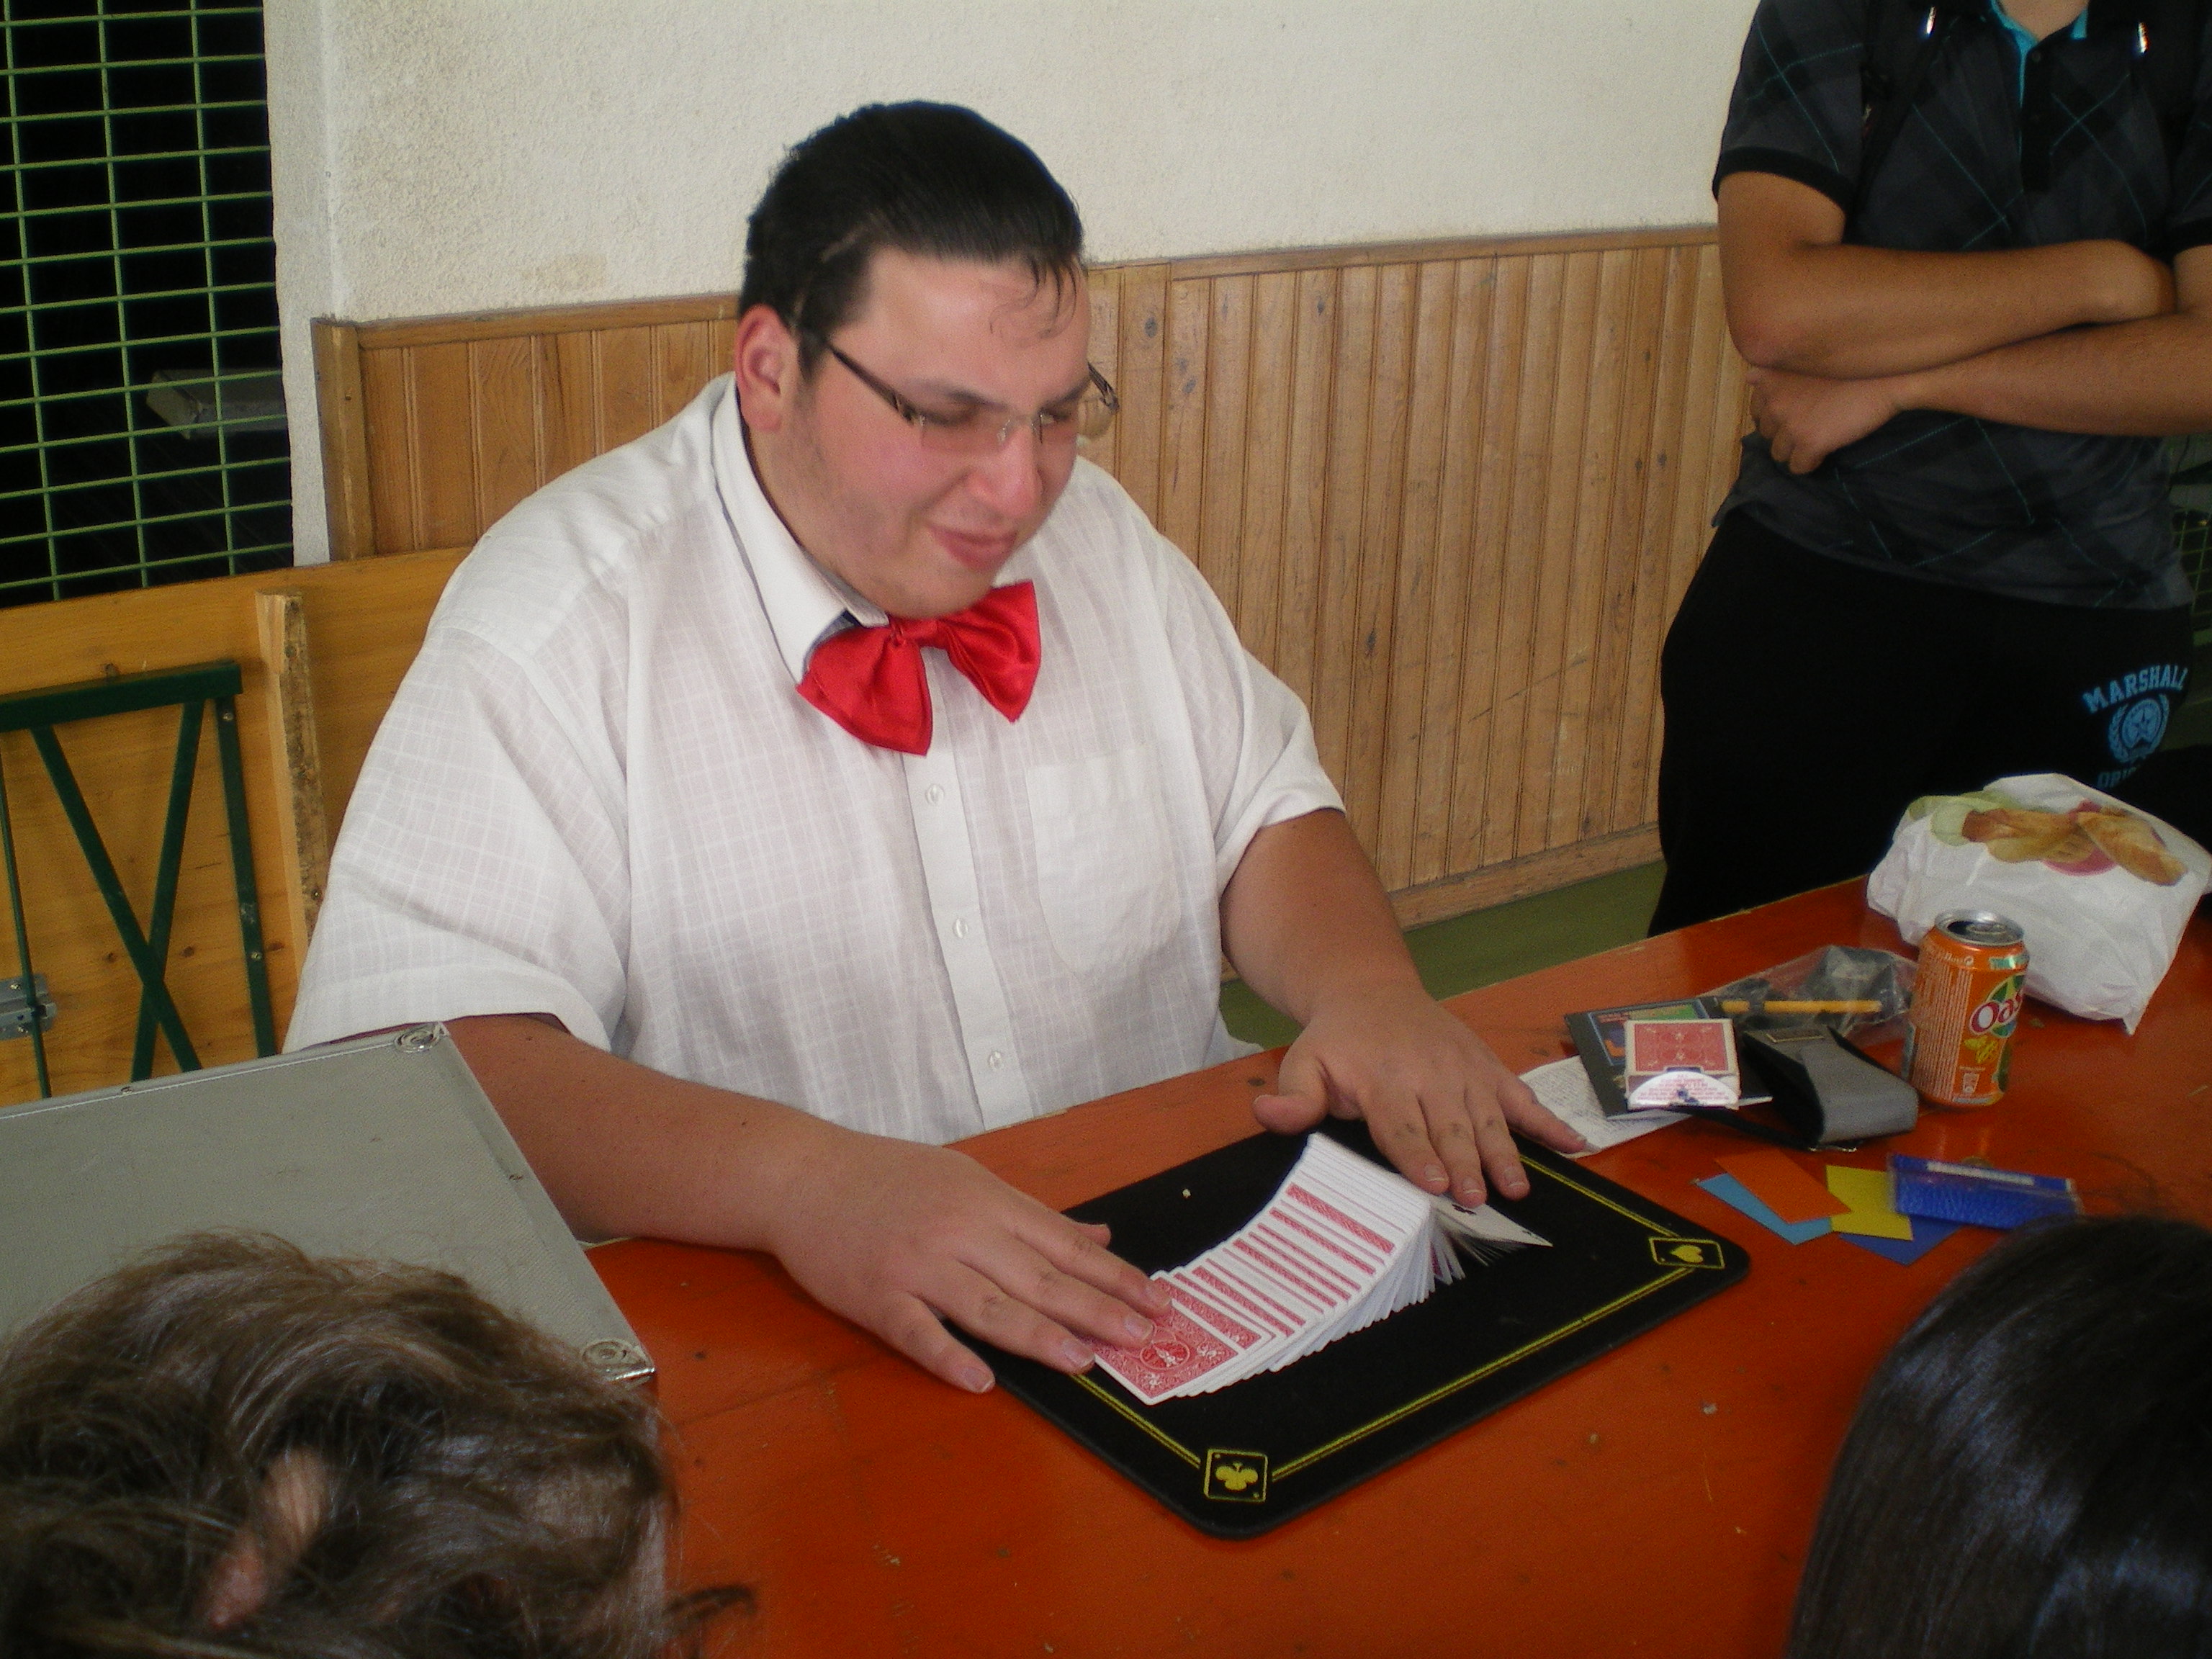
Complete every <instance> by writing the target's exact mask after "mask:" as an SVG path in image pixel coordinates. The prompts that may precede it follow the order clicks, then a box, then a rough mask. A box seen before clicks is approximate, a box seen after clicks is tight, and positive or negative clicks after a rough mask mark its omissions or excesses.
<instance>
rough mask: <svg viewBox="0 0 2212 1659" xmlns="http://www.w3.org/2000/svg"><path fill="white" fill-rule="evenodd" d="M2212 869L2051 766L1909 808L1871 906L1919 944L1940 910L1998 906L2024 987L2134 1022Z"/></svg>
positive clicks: (2193, 850) (2091, 1012) (2194, 849)
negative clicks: (2019, 939)
mask: <svg viewBox="0 0 2212 1659" xmlns="http://www.w3.org/2000/svg"><path fill="white" fill-rule="evenodd" d="M2208 879H2212V856H2208V855H2207V854H2206V853H2205V851H2204V849H2203V848H2202V847H2199V846H2198V845H2197V843H2196V842H2193V841H2191V840H2190V838H2189V837H2188V836H2185V835H2183V834H2182V833H2181V832H2180V831H2179V830H2178V829H2174V828H2173V827H2172V826H2171V825H2170V824H2168V823H2165V822H2164V821H2163V820H2161V819H2159V818H2154V817H2151V816H2150V815H2149V814H2148V813H2145V812H2138V811H2136V810H2135V809H2134V808H2133V807H2131V806H2128V805H2124V804H2123V803H2122V802H2120V801H2118V800H2117V799H2114V798H2113V797H2112V796H2110V795H2107V794H2105V793H2102V792H2101V791H2100V790H2095V789H2091V788H2089V787H2087V786H2086V785H2083V784H2079V783H2076V782H2075V781H2074V780H2073V779H2071V778H2068V777H2062V776H2060V775H2057V773H2053V772H2041V773H2037V774H2034V775H2031V776H2026V777H2016V778H1999V779H1998V780H1997V781H1996V782H1994V783H1992V784H1990V786H1989V787H1987V788H1986V789H1979V790H1977V791H1975V792H1974V793H1972V794H1970V795H1923V796H1922V797H1921V799H1918V800H1917V801H1915V802H1913V803H1912V805H1910V806H1908V807H1907V808H1905V816H1904V817H1903V818H1901V819H1899V822H1898V825H1897V833H1896V835H1895V836H1893V837H1892V838H1891V841H1890V844H1889V851H1888V852H1887V854H1884V855H1883V858H1882V860H1881V863H1880V864H1878V865H1876V866H1875V872H1874V874H1873V875H1871V876H1869V878H1867V902H1868V903H1869V904H1870V905H1872V906H1873V907H1874V908H1875V909H1877V910H1879V911H1881V913H1882V914H1883V915H1887V916H1893V917H1894V918H1895V919H1896V921H1897V927H1898V931H1899V933H1903V934H1904V935H1905V943H1906V944H1908V945H1917V944H1919V942H1920V939H1921V936H1922V935H1923V934H1924V933H1927V931H1928V929H1929V927H1930V926H1931V925H1932V924H1933V923H1934V922H1935V920H1936V917H1937V916H1939V915H1942V914H1943V913H1944V912H1945V911H1946V910H1994V911H1996V914H1997V915H2001V916H2003V917H2005V918H2006V919H2007V920H2008V921H2014V922H2017V923H2018V924H2019V925H2020V927H2021V931H2022V932H2024V933H2026V934H2027V955H2028V966H2027V989H2028V994H2030V995H2031V996H2038V997H2041V998H2042V999H2043V1000H2045V1001H2046V1002H2050V1003H2054V1004H2056V1005H2057V1006H2059V1007H2061V1008H2063V1009H2065V1010H2066V1011H2067V1012H2069V1013H2074V1014H2080V1015H2081V1016H2082V1017H2083V1018H2087V1019H2117V1020H2121V1021H2124V1022H2125V1024H2126V1025H2127V1028H2128V1030H2130V1031H2131V1032H2132V1031H2133V1030H2135V1029H2136V1024H2137V1022H2139V1021H2140V1020H2141V1019H2142V1012H2143V1010H2144V1008H2145V1007H2147V1006H2148V1005H2149V1003H2150V998H2151V993H2152V992H2154V991H2155V990H2157V989H2158V982H2159V981H2160V980H2161V979H2163V978H2165V977H2166V969H2167V968H2168V967H2169V966H2171V965H2172V962H2173V953H2174V951H2176V950H2177V949H2178V948H2179V945H2180V944H2181V933H2182V929H2183V928H2185V927H2187V926H2188V925H2189V918H2190V915H2191V912H2192V911H2194V910H2195V909H2196V908H2197V900H2198V899H2199V898H2200V897H2201V896H2203V892H2204V889H2205V884H2206V882H2207V880H2208Z"/></svg>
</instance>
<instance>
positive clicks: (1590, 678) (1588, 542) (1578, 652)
mask: <svg viewBox="0 0 2212 1659" xmlns="http://www.w3.org/2000/svg"><path fill="white" fill-rule="evenodd" d="M1577 257H1578V258H1582V259H1584V260H1587V261H1589V262H1590V263H1591V264H1594V265H1595V268H1596V283H1595V315H1594V319H1593V327H1592V330H1591V334H1590V356H1589V368H1588V369H1587V370H1586V371H1585V373H1584V374H1583V377H1582V386H1583V425H1582V446H1581V447H1582V466H1581V470H1580V475H1579V477H1577V481H1576V484H1575V496H1576V506H1575V529H1574V539H1573V562H1572V564H1571V568H1570V570H1569V573H1568V580H1567V604H1566V647H1565V657H1564V660H1563V661H1562V663H1561V665H1560V670H1559V703H1558V714H1557V716H1556V730H1557V732H1558V738H1557V740H1556V744H1555V746H1554V748H1553V761H1552V774H1551V792H1552V793H1551V804H1550V808H1549V812H1548V819H1547V826H1546V829H1545V834H1544V842H1545V844H1546V845H1547V847H1558V846H1559V845H1561V844H1563V843H1564V842H1569V841H1573V840H1576V839H1577V838H1579V837H1580V836H1582V835H1583V834H1584V833H1585V832H1584V829H1583V823H1582V817H1583V779H1584V778H1585V777H1586V776H1587V775H1588V771H1589V749H1590V744H1591V743H1592V741H1593V739H1594V737H1595V733H1594V732H1593V729H1592V726H1593V718H1594V715H1595V714H1597V711H1595V710H1594V709H1593V708H1592V688H1593V685H1594V683H1595V678H1596V658H1597V654H1598V653H1599V651H1600V650H1601V648H1602V647H1603V634H1602V628H1601V617H1602V611H1603V606H1604V601H1605V574H1606V564H1607V548H1608V546H1609V544H1610V540H1611V538H1612V535H1613V513H1612V508H1613V479H1614V476H1615V472H1616V470H1617V468H1618V465H1619V459H1620V456H1619V445H1620V399H1621V382H1622V380H1623V377H1624V375H1625V373H1626V364H1625V361H1624V360H1625V356H1626V349H1627V341H1626V331H1627V319H1626V317H1625V316H1624V315H1623V312H1624V310H1625V308H1626V303H1627V297H1628V295H1627V284H1628V272H1629V266H1628V260H1629V255H1628V254H1627V253H1626V252H1621V251H1619V250H1614V251H1610V252H1604V253H1591V254H1582V255H1578V256H1577Z"/></svg>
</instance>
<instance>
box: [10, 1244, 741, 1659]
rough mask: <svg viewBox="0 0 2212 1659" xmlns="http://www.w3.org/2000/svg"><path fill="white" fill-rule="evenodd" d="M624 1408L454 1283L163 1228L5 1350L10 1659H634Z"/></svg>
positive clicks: (635, 1533)
mask: <svg viewBox="0 0 2212 1659" xmlns="http://www.w3.org/2000/svg"><path fill="white" fill-rule="evenodd" d="M657 1426H658V1425H657V1420H656V1418H655V1415H654V1413H653V1408H652V1407H651V1406H650V1404H649V1403H648V1402H647V1401H644V1400H643V1399H641V1398H639V1397H638V1396H636V1395H634V1394H632V1393H630V1392H629V1391H627V1390H625V1389H622V1388H621V1387H619V1386H617V1385H615V1384H611V1383H607V1382H605V1381H604V1380H603V1379H601V1378H600V1377H599V1376H597V1375H596V1374H594V1373H593V1372H592V1371H591V1370H589V1369H588V1368H587V1367H586V1366H585V1365H584V1364H583V1363H582V1362H581V1361H580V1359H579V1358H577V1357H576V1355H575V1354H574V1353H573V1352H570V1351H569V1350H568V1349H566V1348H564V1347H562V1346H560V1345H558V1344H556V1343H555V1342H554V1341H552V1340H550V1339H549V1338H547V1337H545V1336H544V1335H543V1334H540V1333H538V1331H536V1330H534V1329H532V1328H531V1327H529V1326H528V1325H526V1324H525V1323H523V1322H521V1321H520V1320H518V1319H515V1318H513V1316H509V1315H507V1314H505V1313H503V1312H501V1310H498V1309H496V1308H495V1307H493V1306H492V1305H491V1304H489V1303H488V1302H486V1301H485V1300H484V1299H483V1297H480V1296H478V1295H477V1293H476V1292H475V1291H472V1290H471V1289H470V1288H469V1286H468V1285H467V1284H466V1283H465V1282H464V1281H463V1280H461V1279H458V1278H456V1277H454V1276H453V1275H452V1274H449V1273H438V1272H435V1271H432V1270H430V1269H427V1268H422V1267H404V1266H399V1265H396V1264H392V1263H382V1262H368V1261H326V1260H315V1259H311V1258H309V1257H308V1256H307V1255H304V1254H302V1253H301V1251H299V1250H297V1249H294V1248H293V1247H292V1246H290V1245H289V1244H285V1243H281V1242H280V1241H278V1240H276V1239H272V1238H265V1237H232V1236H216V1235H206V1236H200V1237H191V1238H187V1239H185V1240H182V1241H180V1242H179V1243H175V1244H173V1245H172V1246H170V1247H168V1248H167V1249H164V1250H162V1251H161V1252H158V1253H157V1254H155V1255H153V1256H151V1257H149V1258H148V1259H146V1260H145V1261H141V1262H139V1263H137V1265H135V1266H132V1267H126V1268H125V1269H124V1270H123V1271H121V1272H119V1273H115V1274H113V1275H112V1276H110V1277H109V1278H106V1279H102V1280H100V1281H99V1282H98V1283H96V1284H94V1285H89V1286H88V1287H87V1288H86V1289H84V1290H83V1291H79V1292H78V1293H77V1294H76V1296H74V1297H70V1298H69V1299H68V1300H67V1301H65V1302H64V1303H63V1304H61V1305H60V1306H58V1308H56V1309H55V1310H52V1312H50V1313H49V1314H47V1315H46V1316H44V1317H43V1318H41V1319H40V1320H39V1321H37V1322H34V1323H33V1325H31V1326H29V1327H28V1328H26V1329H25V1330H23V1331H22V1332H21V1334H19V1335H18V1336H17V1337H16V1338H15V1340H14V1341H12V1342H11V1343H10V1344H9V1346H8V1347H7V1349H6V1350H5V1352H0V1653H4V1654H6V1655H7V1656H9V1659H121V1656H132V1659H137V1656H146V1659H233V1656H237V1659H246V1656H254V1659H264V1656H279V1655H281V1656H288V1659H289V1656H301V1659H309V1656H312V1659H443V1656H452V1659H463V1656H466V1659H508V1656H513V1659H650V1656H653V1654H655V1653H656V1652H657V1651H659V1650H660V1649H661V1648H662V1647H663V1646H664V1645H665V1644H667V1643H668V1642H669V1641H670V1640H671V1639H672V1638H677V1637H679V1636H682V1635H684V1634H686V1633H687V1632H693V1631H696V1628H697V1627H698V1626H700V1625H701V1623H702V1621H703V1620H705V1619H706V1618H707V1617H708V1616H710V1615H711V1614H712V1613H714V1612H716V1611H718V1610H720V1608H722V1607H727V1606H730V1605H732V1603H735V1602H743V1601H746V1600H747V1598H746V1596H745V1594H744V1592H743V1591H742V1590H735V1589H726V1590H720V1591H707V1592H701V1593H699V1594H696V1595H692V1596H689V1597H684V1598H682V1599H680V1600H678V1601H674V1602H671V1601H670V1600H669V1598H668V1596H667V1595H666V1594H665V1589H664V1587H663V1579H662V1554H663V1548H664V1541H665V1537H666V1535H667V1534H668V1531H669V1527H670V1523H671V1520H672V1518H673V1516H672V1511H673V1495H672V1492H671V1486H670V1484H669V1479H668V1474H667V1470H666V1468H665V1464H664V1462H663V1461H662V1458H661V1455H660V1451H659V1444H658V1440H657Z"/></svg>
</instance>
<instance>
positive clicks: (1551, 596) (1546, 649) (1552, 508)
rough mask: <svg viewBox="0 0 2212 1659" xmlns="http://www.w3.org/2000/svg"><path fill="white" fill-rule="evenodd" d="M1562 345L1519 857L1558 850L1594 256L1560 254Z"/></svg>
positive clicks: (1593, 320) (1547, 478) (1517, 831)
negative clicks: (1557, 781) (1556, 794)
mask: <svg viewBox="0 0 2212 1659" xmlns="http://www.w3.org/2000/svg"><path fill="white" fill-rule="evenodd" d="M1558 257H1559V259H1560V260H1561V261H1562V262H1563V269H1562V270H1561V272H1560V284H1559V334H1558V343H1557V346H1556V348H1555V355H1554V356H1553V359H1552V363H1551V371H1552V378H1553V386H1552V396H1551V414H1552V419H1551V424H1550V428H1549V433H1548V435H1547V438H1546V441H1545V453H1544V458H1543V463H1542V465H1543V473H1544V505H1543V528H1542V532H1541V535H1542V540H1541V544H1540V546H1541V552H1540V554H1539V557H1540V559H1541V574H1539V575H1538V577H1537V581H1536V611H1535V623H1534V634H1535V637H1534V643H1533V645H1532V647H1531V648H1530V653H1529V654H1530V661H1529V673H1528V693H1527V696H1526V699H1525V712H1524V713H1523V714H1522V762H1521V765H1522V775H1521V811H1520V813H1519V816H1518V817H1517V819H1516V823H1515V826H1514V836H1513V847H1514V854H1515V856H1516V857H1526V856H1528V854H1532V853H1540V852H1542V851H1543V850H1544V849H1545V848H1547V847H1549V846H1550V845H1551V840H1550V835H1551V800H1552V781H1553V775H1554V772H1555V771H1556V769H1557V768H1558V766H1559V758H1560V754H1559V751H1560V747H1561V745H1560V736H1559V692H1560V685H1561V681H1562V680H1563V679H1564V678H1565V674H1566V671H1567V656H1568V653H1569V648H1570V641H1569V638H1568V629H1567V623H1568V616H1569V612H1570V610H1571V604H1572V601H1573V599H1574V589H1575V525H1576V522H1577V518H1578V516H1579V515H1580V513H1581V511H1582V505H1583V503H1582V495H1581V489H1582V471H1583V431H1584V428H1585V427H1586V426H1587V424H1588V422H1589V379H1590V354H1591V350H1592V347H1593V344H1594V341H1595V332H1596V327H1597V315H1596V313H1597V274H1598V268H1597V262H1598V260H1599V258H1601V255H1598V254H1595V253H1588V252H1579V253H1567V254H1561V255H1559V256H1558Z"/></svg>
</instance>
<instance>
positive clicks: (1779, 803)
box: [1651, 513, 2190, 933]
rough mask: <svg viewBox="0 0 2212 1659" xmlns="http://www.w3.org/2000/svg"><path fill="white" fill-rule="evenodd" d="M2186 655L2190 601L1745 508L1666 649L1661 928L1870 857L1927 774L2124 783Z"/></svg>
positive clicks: (1717, 540) (1729, 522)
mask: <svg viewBox="0 0 2212 1659" xmlns="http://www.w3.org/2000/svg"><path fill="white" fill-rule="evenodd" d="M2189 659H2190V626H2189V613H2188V610H2187V608H2186V607H2185V606H2184V607H2177V608H2175V609H2173V610H2170V611H2120V610H2109V611H2104V610H2090V609H2086V608H2081V607H2077V606H2073V605H2039V604H2036V603H2033V602H2032V601H2029V600H2025V599H2004V598H2000V597H1998V596H1996V595H1993V594H1989V593H1980V592H1974V591H1972V590H1971V589H1968V588H1961V587H1947V586H1942V585H1940V584H1937V583H1934V582H1923V581H1916V580H1912V579H1911V578H1909V577H1905V576H1895V575H1891V574H1887V572H1883V571H1879V570H1869V569H1867V568H1863V567H1861V566H1857V565H1850V564H1845V563H1844V562H1841V561H1840V560H1836V559H1830V558H1824V557H1822V556H1820V555H1818V554H1814V553H1808V552H1806V551H1805V550H1803V549H1802V548H1800V547H1797V546H1796V545H1795V544H1792V543H1790V542H1788V541H1785V540H1784V539H1783V538H1780V537H1778V536H1777V535H1775V534H1774V533H1773V532H1771V531H1770V530H1767V529H1765V527H1764V526H1759V525H1758V524H1755V523H1753V521H1752V520H1749V519H1747V518H1746V517H1745V515H1744V514H1742V513H1730V514H1729V516H1728V518H1727V519H1725V520H1723V521H1722V524H1721V527H1720V529H1719V530H1718V531H1717V532H1716V533H1715V534H1714V537H1713V541H1712V545H1711V548H1710V549H1709V550H1707V552H1706V554H1705V563H1704V564H1703V565H1702V566H1700V567H1699V571H1698V574H1697V576H1696V578H1695V579H1694V580H1692V582H1691V584H1690V589H1689V592H1687V593H1686V594H1685V595H1684V596H1683V599H1682V606H1681V609H1680V611H1678V612H1677V613H1676V615H1675V617H1674V626H1673V627H1672V628H1671V629H1668V635H1667V645H1666V649H1665V652H1664V653H1663V654H1662V657H1661V659H1660V678H1659V685H1660V695H1661V696H1662V699H1663V700H1664V702H1665V705H1666V736H1665V746H1664V748H1663V749H1662V751H1661V756H1660V762H1659V843H1660V848H1661V850H1662V852H1663V853H1664V854H1665V856H1666V860H1667V882H1666V885H1665V887H1664V888H1662V890H1661V892H1660V895H1659V907H1658V908H1657V910H1656V912H1655V913H1654V914H1653V915H1652V918H1651V931H1652V932H1653V933H1663V932H1665V931H1666V930H1667V929H1668V928H1672V927H1686V926H1687V925H1688V924H1689V923H1691V922H1693V921H1705V919H1706V918H1707V917H1710V916H1718V915H1728V914H1729V912H1731V911H1735V910H1741V909H1744V908H1748V907H1749V906H1751V905H1754V904H1764V903H1765V902H1767V901H1768V900H1770V899H1777V898H1781V897H1783V896H1785V895H1788V894H1790V893H1798V892H1802V891H1804V890H1806V889H1807V888H1808V887H1819V886H1822V885H1824V884H1826V883H1829V882H1832V881H1841V880H1844V878H1847V877H1850V876H1859V875H1864V874H1865V873H1866V872H1868V871H1869V870H1871V869H1872V868H1873V867H1874V866H1875V864H1876V863H1877V862H1879V861H1880V860H1881V855H1882V853H1883V852H1884V850H1885V849H1886V848H1887V847H1888V845H1889V839H1890V836H1891V834H1892V832H1893V830H1894V829H1896V827H1897V820H1898V817H1899V814H1900V813H1901V812H1902V811H1904V809H1905V807H1906V806H1907V805H1909V804H1911V801H1912V800H1913V799H1915V798H1916V797H1917V796H1921V795H1927V794H1954V793H1960V792H1962V791H1965V790H1969V789H1978V788H1979V787H1981V786H1982V785H1984V784H1985V783H1987V782H1989V781H1990V779H1992V778H1997V777H2002V776H2005V775H2008V774H2012V773H2020V772H2063V773H2066V774H2068V775H2070V776H2072V777H2075V778H2078V779H2079V780H2081V781H2082V782H2084V783H2087V784H2092V785H2094V786H2095V787H2099V788H2103V789H2111V788H2112V787H2114V786H2115V785H2117V784H2118V783H2119V782H2120V781H2122V780H2123V779H2124V778H2125V777H2126V776H2127V775H2129V774H2130V772H2132V771H2133V770H2134V769H2136V767H2137V766H2139V765H2140V764H2142V762H2143V761H2144V760H2145V759H2146V758H2148V757H2149V755H2150V754H2151V753H2152V751H2153V750H2155V749H2156V748H2157V747H2158V743H2159V739H2160V737H2161V736H2163V735H2164V732H2165V730H2166V720H2167V717H2168V716H2169V715H2170V714H2171V713H2172V710H2173V709H2175V708H2179V706H2180V703H2181V700H2182V694H2183V691H2184V690H2185V687H2186V685H2187V682H2188V673H2189Z"/></svg>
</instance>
